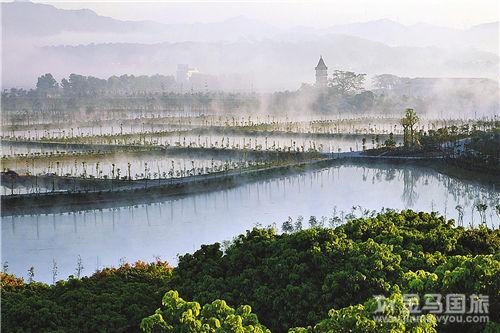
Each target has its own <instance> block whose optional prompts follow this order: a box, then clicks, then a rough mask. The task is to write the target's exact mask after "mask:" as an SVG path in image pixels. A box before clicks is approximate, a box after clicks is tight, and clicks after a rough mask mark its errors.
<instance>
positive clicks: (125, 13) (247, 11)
mask: <svg viewBox="0 0 500 333" xmlns="http://www.w3.org/2000/svg"><path fill="white" fill-rule="evenodd" d="M35 2H43V3H49V4H52V5H54V6H56V7H59V8H64V9H80V8H89V9H92V10H94V11H95V12H97V13H98V14H101V15H105V16H111V17H114V18H118V19H123V20H154V21H158V22H163V23H193V22H214V21H221V20H224V19H227V18H230V17H234V16H239V15H245V16H247V17H250V18H255V19H260V20H264V21H266V22H268V23H271V24H274V25H276V26H280V27H290V26H296V25H307V26H315V27H325V26H329V25H334V24H342V23H350V22H359V21H369V20H375V19H382V18H389V19H392V20H395V21H398V22H400V23H403V24H408V25H409V24H415V23H420V22H422V23H430V24H435V25H440V26H451V27H458V28H467V27H469V26H471V25H474V24H479V23H485V22H491V21H498V20H499V17H500V1H499V0H404V1H403V0H334V1H305V0H304V1H255V0H254V1H216V2H214V1H196V2H194V1H137V0H136V1H123V0H122V1H116V0H111V1H84V2H82V1H67V0H66V1H35Z"/></svg>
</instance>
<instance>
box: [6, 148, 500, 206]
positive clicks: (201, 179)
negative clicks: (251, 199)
mask: <svg viewBox="0 0 500 333" xmlns="http://www.w3.org/2000/svg"><path fill="white" fill-rule="evenodd" d="M340 155H342V154H340ZM372 163H377V164H379V165H389V166H390V165H413V166H419V167H424V168H429V169H431V170H434V171H435V172H438V173H441V174H444V175H446V176H448V177H452V178H455V179H460V180H463V181H468V182H471V183H476V184H477V183H479V184H482V185H489V186H493V187H494V189H496V188H498V186H499V182H498V179H497V177H495V176H494V175H488V174H479V173H477V172H473V171H470V170H465V169H460V168H457V167H453V166H452V165H449V164H447V163H446V162H445V161H444V160H442V159H436V158H434V159H429V158H408V157H406V158H387V157H378V156H366V155H360V154H352V153H344V156H341V157H340V156H338V157H337V158H329V159H319V160H311V161H307V162H298V163H293V164H287V165H282V166H271V167H265V168H257V169H253V170H233V171H228V172H220V173H217V174H212V175H202V176H190V177H184V178H178V179H160V180H154V179H151V180H137V181H132V182H133V183H134V185H133V186H132V187H129V188H122V189H115V190H105V191H103V190H100V191H80V192H47V193H36V194H35V193H30V194H17V195H6V196H1V204H2V209H1V216H19V215H30V214H49V213H64V212H73V211H79V210H87V209H103V208H112V207H123V206H129V205H137V204H145V203H153V202H159V201H162V200H165V199H168V198H178V197H183V196H187V195H192V194H196V193H206V192H212V191H216V190H220V189H229V188H234V187H237V186H239V185H243V184H247V183H253V182H256V181H261V180H266V179H271V178H275V177H280V176H289V175H295V174H300V173H303V172H306V171H309V170H318V169H321V168H325V167H331V166H335V165H339V166H342V165H346V164H347V165H367V164H368V165H372ZM108 181H109V180H108ZM116 182H126V183H127V182H128V183H130V181H119V180H117V181H116ZM148 183H149V186H148Z"/></svg>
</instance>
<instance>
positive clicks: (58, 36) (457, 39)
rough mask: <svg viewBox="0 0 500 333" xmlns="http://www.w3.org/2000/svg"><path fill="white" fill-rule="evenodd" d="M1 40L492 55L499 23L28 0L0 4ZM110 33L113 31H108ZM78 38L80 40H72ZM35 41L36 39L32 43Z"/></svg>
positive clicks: (497, 35) (496, 44) (496, 46)
mask: <svg viewBox="0 0 500 333" xmlns="http://www.w3.org/2000/svg"><path fill="white" fill-rule="evenodd" d="M1 6H2V7H1V8H2V27H3V34H4V38H7V39H11V38H18V37H24V38H34V37H36V38H39V39H40V38H41V39H42V40H43V39H45V41H46V44H45V45H57V44H71V45H75V44H80V43H83V44H86V43H87V44H88V43H90V42H91V41H90V39H89V38H83V37H84V36H78V34H80V35H83V34H85V35H88V34H93V35H92V38H94V40H93V42H94V43H104V42H135V43H144V42H146V43H150V42H155V43H157V42H181V41H204V42H215V41H237V40H241V39H249V40H262V39H277V40H282V39H285V40H286V39H297V38H300V37H302V39H311V38H312V39H314V37H315V36H324V35H329V34H345V35H349V36H354V37H359V38H364V39H368V40H372V41H376V42H381V43H384V44H387V45H389V46H418V47H426V46H440V47H443V46H460V47H462V48H466V47H474V48H477V49H479V50H483V51H488V52H493V53H498V40H499V22H491V23H485V24H480V25H477V26H473V27H470V28H469V29H465V30H460V29H453V28H446V27H438V26H433V25H429V24H424V23H419V24H414V25H410V26H406V25H403V24H400V23H398V22H395V21H392V20H388V19H380V20H374V21H368V22H358V23H350V24H342V25H332V26H330V27H328V28H311V27H304V26H298V27H294V28H291V29H279V28H277V27H275V26H273V25H271V24H267V23H265V22H262V21H259V20H254V19H250V18H247V17H244V16H238V17H233V18H230V19H227V20H224V21H222V22H215V23H193V24H164V23H158V22H153V21H123V20H117V19H114V18H111V17H106V16H101V15H98V14H96V13H95V12H93V11H92V10H89V9H80V10H65V9H58V8H56V7H54V6H51V5H46V4H38V3H31V2H10V3H2V4H1ZM111 34H114V35H111ZM78 37H80V39H82V40H81V42H80V40H79V39H78ZM38 45H40V43H39V44H38Z"/></svg>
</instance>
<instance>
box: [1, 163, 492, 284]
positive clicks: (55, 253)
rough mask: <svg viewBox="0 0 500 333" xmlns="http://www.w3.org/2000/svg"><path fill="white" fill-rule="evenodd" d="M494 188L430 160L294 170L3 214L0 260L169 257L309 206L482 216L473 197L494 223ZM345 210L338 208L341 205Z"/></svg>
mask: <svg viewBox="0 0 500 333" xmlns="http://www.w3.org/2000/svg"><path fill="white" fill-rule="evenodd" d="M498 199H499V192H498V191H497V190H496V189H494V188H489V187H487V186H484V185H478V184H472V183H467V182H464V181H460V180H457V179H453V178H450V177H448V176H445V175H442V174H439V173H437V172H435V171H433V170H430V169H427V168H415V167H412V166H404V165H402V166H389V165H382V164H365V165H359V164H358V165H354V164H353V165H343V166H335V167H330V168H326V169H323V170H317V171H310V172H306V173H304V174H300V175H293V176H287V177H282V178H276V179H270V180H264V181H259V182H255V183H251V184H243V185H241V186H238V187H236V188H233V189H226V190H220V191H217V192H209V193H203V194H199V195H192V196H187V197H184V198H176V199H169V200H165V201H163V202H159V203H152V204H147V205H140V206H127V207H123V208H114V209H104V210H90V211H80V212H76V213H65V214H50V215H36V216H18V217H6V218H4V219H3V221H2V254H3V257H2V261H3V262H5V261H8V264H9V271H10V272H12V273H15V274H17V275H20V276H23V277H26V275H27V270H28V269H29V267H30V266H34V267H35V279H36V280H41V281H46V282H51V281H52V267H53V262H54V261H55V262H56V263H57V267H58V269H59V272H58V277H59V278H65V277H67V276H68V275H69V274H75V270H76V265H77V257H78V255H81V257H82V260H83V265H84V267H85V269H84V271H83V273H84V274H90V273H92V272H93V271H94V270H95V269H98V268H102V267H103V266H113V265H114V266H116V265H118V264H119V263H120V260H122V261H123V260H127V261H135V260H139V259H141V260H146V261H151V260H153V259H154V257H156V256H161V257H162V258H163V259H165V260H168V261H169V262H171V263H173V264H175V263H176V257H177V254H178V253H181V254H182V253H186V252H192V251H194V250H196V249H197V248H198V247H199V246H200V245H201V244H204V243H212V242H216V241H223V240H226V239H231V238H232V237H234V236H235V235H238V234H239V233H241V232H244V231H245V230H247V229H249V228H251V227H252V226H255V225H256V224H260V225H264V226H265V225H271V224H273V223H276V225H278V226H280V225H281V223H282V222H283V221H285V220H286V219H287V218H288V217H289V216H291V217H292V218H293V219H294V220H296V219H297V217H298V216H304V217H305V221H307V219H308V217H309V216H311V215H315V216H317V217H318V220H320V219H321V217H322V216H325V217H326V216H331V215H332V213H333V211H334V210H336V212H337V213H339V212H341V211H343V212H344V213H347V212H349V211H350V210H351V208H352V207H353V206H361V207H363V208H365V209H370V210H377V211H378V210H380V209H381V208H383V207H388V208H394V209H403V208H412V209H414V210H423V211H431V210H437V211H440V212H441V213H442V214H443V215H446V217H447V218H454V219H458V216H459V212H458V211H457V209H456V208H455V207H457V206H458V205H460V206H461V207H463V211H464V218H463V219H464V222H465V223H466V224H469V223H470V222H471V221H474V223H475V224H476V225H477V224H478V223H479V222H480V217H479V214H478V212H477V211H476V210H475V209H474V204H475V203H477V202H483V203H486V204H487V205H488V210H487V214H486V222H487V224H488V225H489V226H491V225H495V226H498V225H499V218H498V215H496V213H495V212H494V206H495V205H496V204H498ZM344 213H342V215H344Z"/></svg>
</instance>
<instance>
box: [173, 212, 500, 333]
mask: <svg viewBox="0 0 500 333" xmlns="http://www.w3.org/2000/svg"><path fill="white" fill-rule="evenodd" d="M499 236H500V234H499V231H498V230H496V231H492V230H489V229H486V228H484V227H481V228H480V229H475V230H467V229H464V228H461V227H459V228H455V227H454V226H453V222H451V221H446V220H445V219H444V218H443V217H440V216H437V215H435V214H434V213H433V214H428V213H415V212H412V211H402V212H401V213H396V212H388V213H385V214H379V215H377V216H375V217H373V218H360V219H354V220H352V221H349V222H348V223H346V224H345V225H343V226H340V227H338V228H336V229H334V230H332V229H324V228H312V229H308V230H303V231H296V232H293V233H291V234H282V235H277V234H276V233H275V232H274V230H271V229H265V230H262V229H254V230H252V231H249V232H247V234H246V235H241V236H239V237H237V238H236V239H235V240H234V242H233V244H232V245H231V246H229V247H228V248H226V249H225V252H223V251H222V249H221V247H220V245H219V244H213V245H207V246H202V248H201V249H200V250H198V251H197V252H195V253H194V254H187V255H185V256H183V257H181V258H180V260H179V265H178V267H177V268H176V272H175V274H174V277H173V281H172V285H173V286H175V288H176V289H177V290H178V291H179V292H180V293H181V295H184V296H187V297H189V298H192V299H194V300H196V301H198V302H202V303H206V302H209V301H211V300H213V299H225V300H226V301H227V302H228V303H229V304H250V305H251V306H252V308H253V309H254V311H255V313H256V314H257V315H258V316H259V318H260V320H261V321H262V322H263V323H264V324H265V325H266V326H268V327H269V328H270V329H271V330H272V331H276V332H284V331H286V330H287V329H288V328H290V327H297V326H304V325H314V324H315V323H316V322H319V321H320V320H322V318H324V317H325V316H326V313H327V312H328V311H329V310H330V309H332V308H335V309H339V308H343V307H348V306H350V305H356V304H361V303H363V302H365V301H366V300H368V299H369V298H370V297H373V295H380V294H384V295H388V294H389V293H390V291H391V288H392V287H394V286H396V285H397V286H400V287H401V289H402V292H407V291H413V286H418V285H420V284H419V283H418V282H417V281H413V279H412V277H413V276H414V274H417V276H422V275H424V276H427V275H429V274H435V275H436V280H435V283H434V284H431V283H422V287H421V288H420V289H419V292H422V293H424V292H448V291H455V290H462V292H465V293H466V292H472V291H473V292H475V293H484V294H488V295H490V298H491V300H490V303H491V311H490V313H491V314H496V316H498V315H497V314H498V313H499V311H498V306H499V304H498V290H500V285H499V283H500V280H499V278H498V276H499V275H498V274H499V273H500V269H499V268H498V265H497V264H498V260H499V258H498V255H497V256H495V253H498V250H499V248H500V237H499ZM491 263H497V264H496V265H492V264H491ZM462 267H467V269H462ZM472 268H473V270H472ZM423 272H425V273H423ZM450 272H451V273H450ZM432 276H433V277H434V275H432ZM451 276H453V278H451ZM460 288H461V289H460ZM495 310H496V311H495ZM491 320H496V321H498V318H497V317H495V318H491ZM478 330H479V329H478Z"/></svg>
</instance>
